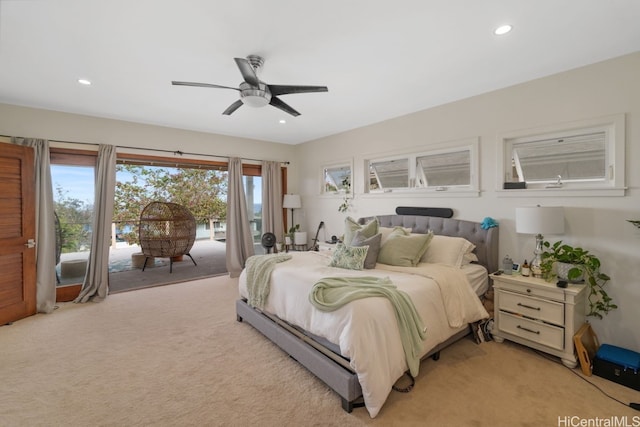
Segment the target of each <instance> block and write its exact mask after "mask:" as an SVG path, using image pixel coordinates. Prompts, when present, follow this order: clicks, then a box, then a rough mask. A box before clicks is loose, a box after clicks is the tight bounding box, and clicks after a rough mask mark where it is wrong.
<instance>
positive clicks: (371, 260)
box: [351, 231, 382, 269]
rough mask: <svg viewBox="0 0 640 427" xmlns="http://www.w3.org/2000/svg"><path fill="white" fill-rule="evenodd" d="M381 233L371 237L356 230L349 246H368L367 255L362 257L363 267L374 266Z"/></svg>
mask: <svg viewBox="0 0 640 427" xmlns="http://www.w3.org/2000/svg"><path fill="white" fill-rule="evenodd" d="M381 241H382V234H380V233H378V234H376V235H375V236H373V237H369V238H367V237H365V236H364V234H363V233H362V231H356V235H355V237H354V238H353V240H352V241H351V246H369V250H368V251H367V257H366V258H365V259H364V268H366V269H371V268H376V262H377V261H378V253H379V252H380V242H381Z"/></svg>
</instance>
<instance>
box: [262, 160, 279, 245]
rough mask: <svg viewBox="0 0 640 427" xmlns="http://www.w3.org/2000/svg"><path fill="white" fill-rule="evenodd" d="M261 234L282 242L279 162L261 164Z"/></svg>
mask: <svg viewBox="0 0 640 427" xmlns="http://www.w3.org/2000/svg"><path fill="white" fill-rule="evenodd" d="M262 232H263V233H267V232H270V233H273V234H275V235H276V239H277V241H279V242H280V241H283V240H284V221H283V218H282V171H281V170H280V162H262Z"/></svg>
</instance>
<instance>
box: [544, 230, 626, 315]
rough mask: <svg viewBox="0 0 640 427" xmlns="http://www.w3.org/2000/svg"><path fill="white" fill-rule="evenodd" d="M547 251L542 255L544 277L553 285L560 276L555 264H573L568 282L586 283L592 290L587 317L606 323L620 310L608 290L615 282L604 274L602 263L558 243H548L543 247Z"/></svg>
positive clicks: (590, 254) (593, 256)
mask: <svg viewBox="0 0 640 427" xmlns="http://www.w3.org/2000/svg"><path fill="white" fill-rule="evenodd" d="M542 244H543V247H544V251H543V252H542V254H541V257H542V263H541V264H540V267H541V269H542V276H543V277H544V278H545V279H546V280H547V281H552V280H553V279H554V278H556V277H558V276H557V270H555V271H554V264H555V265H556V269H557V264H558V263H565V264H571V266H570V267H569V268H568V271H567V277H566V279H567V280H568V281H569V282H572V283H579V282H581V281H582V280H583V279H582V278H583V277H584V282H585V284H586V285H587V286H588V289H589V292H588V297H587V299H588V301H589V313H588V314H587V316H594V317H597V318H599V319H602V315H603V314H608V313H609V311H611V310H614V309H616V308H618V306H617V305H616V304H614V303H613V300H612V299H611V297H610V296H609V295H608V294H607V292H606V291H605V289H604V286H605V285H606V284H607V282H608V281H609V280H611V278H610V277H609V276H607V275H606V274H605V273H603V272H601V271H600V259H599V258H598V257H596V256H595V255H593V254H592V253H590V252H589V251H587V250H584V249H582V248H577V247H576V248H574V247H573V246H570V245H566V244H563V243H562V241H561V240H560V241H558V242H556V243H554V244H553V245H552V244H550V243H549V242H547V241H545V242H543V243H542Z"/></svg>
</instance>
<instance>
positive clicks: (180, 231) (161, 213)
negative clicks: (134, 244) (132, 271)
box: [138, 202, 197, 273]
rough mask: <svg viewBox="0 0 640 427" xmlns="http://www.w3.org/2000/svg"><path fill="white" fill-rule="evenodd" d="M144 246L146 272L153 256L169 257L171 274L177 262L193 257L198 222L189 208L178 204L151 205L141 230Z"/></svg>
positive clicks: (142, 222)
mask: <svg viewBox="0 0 640 427" xmlns="http://www.w3.org/2000/svg"><path fill="white" fill-rule="evenodd" d="M138 236H139V238H140V247H141V248H142V253H143V254H144V256H145V260H144V265H143V266H142V271H144V269H145V267H146V265H147V260H148V259H149V258H151V257H156V258H169V273H172V272H173V259H174V258H175V257H180V256H182V255H187V256H188V257H189V258H191V261H193V264H194V265H197V264H196V261H195V260H194V259H193V257H192V256H191V255H190V254H189V251H190V250H191V247H192V246H193V242H194V241H195V239H196V220H195V218H194V217H193V215H192V214H191V212H189V210H188V209H187V208H185V207H184V206H182V205H179V204H177V203H168V202H151V203H149V204H148V205H147V206H145V208H144V209H143V210H142V213H141V214H140V223H139V228H138Z"/></svg>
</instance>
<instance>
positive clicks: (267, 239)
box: [261, 233, 276, 253]
mask: <svg viewBox="0 0 640 427" xmlns="http://www.w3.org/2000/svg"><path fill="white" fill-rule="evenodd" d="M261 243H262V247H263V248H264V249H265V251H266V252H267V253H272V252H275V250H274V246H275V245H276V235H275V234H273V233H264V234H263V235H262V239H261Z"/></svg>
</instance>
